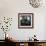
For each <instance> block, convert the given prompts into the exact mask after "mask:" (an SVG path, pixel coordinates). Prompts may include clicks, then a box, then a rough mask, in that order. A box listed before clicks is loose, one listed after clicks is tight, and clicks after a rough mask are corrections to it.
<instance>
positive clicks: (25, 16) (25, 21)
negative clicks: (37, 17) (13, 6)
mask: <svg viewBox="0 0 46 46" xmlns="http://www.w3.org/2000/svg"><path fill="white" fill-rule="evenodd" d="M18 27H19V28H33V13H19V14H18Z"/></svg>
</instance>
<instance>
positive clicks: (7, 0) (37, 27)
mask: <svg viewBox="0 0 46 46" xmlns="http://www.w3.org/2000/svg"><path fill="white" fill-rule="evenodd" d="M20 12H21V13H34V28H33V29H18V13H20ZM45 15H46V6H45V5H43V7H40V8H33V7H31V5H30V4H29V1H28V0H0V19H1V17H2V18H3V17H4V16H6V17H12V18H13V22H12V26H11V28H10V31H8V32H7V33H8V34H10V37H12V38H14V39H16V40H28V39H29V37H32V36H33V35H34V34H36V35H37V39H39V40H46V39H45V34H46V33H45V21H44V20H45ZM2 33H3V31H0V35H1V36H0V39H4V37H2V36H3V35H4V33H3V34H2Z"/></svg>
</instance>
